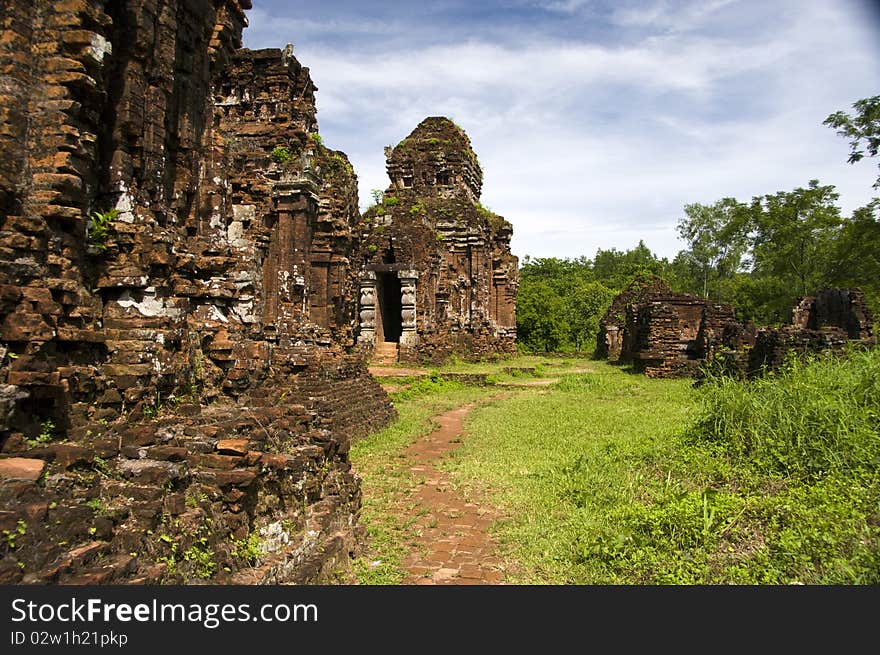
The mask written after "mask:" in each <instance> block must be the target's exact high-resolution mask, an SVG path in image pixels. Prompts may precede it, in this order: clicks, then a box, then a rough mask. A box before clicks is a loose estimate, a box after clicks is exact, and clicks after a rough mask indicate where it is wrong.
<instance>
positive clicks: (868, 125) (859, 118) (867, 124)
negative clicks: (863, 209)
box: [822, 96, 880, 188]
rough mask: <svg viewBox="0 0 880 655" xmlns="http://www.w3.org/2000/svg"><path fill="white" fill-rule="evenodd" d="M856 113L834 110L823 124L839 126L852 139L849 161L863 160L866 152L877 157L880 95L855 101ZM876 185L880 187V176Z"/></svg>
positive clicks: (879, 140)
mask: <svg viewBox="0 0 880 655" xmlns="http://www.w3.org/2000/svg"><path fill="white" fill-rule="evenodd" d="M853 109H854V110H855V113H854V114H852V115H850V114H847V113H846V112H843V111H838V112H834V113H833V114H831V115H830V116H828V118H826V119H825V120H824V121H823V123H822V124H823V125H828V126H830V127H834V128H837V133H838V134H839V135H840V136H842V137H846V138H848V139H849V140H850V142H849V148H850V151H849V160H848V161H849V163H850V164H855V163H856V162H857V161H861V160H862V159H863V158H864V157H865V154H866V151H867V154H868V156H870V157H876V156H877V152H878V151H880V96H873V97H871V98H862V99H861V100H858V101H856V102H855V103H853ZM874 186H875V187H877V188H880V176H878V177H877V181H876V182H875V183H874Z"/></svg>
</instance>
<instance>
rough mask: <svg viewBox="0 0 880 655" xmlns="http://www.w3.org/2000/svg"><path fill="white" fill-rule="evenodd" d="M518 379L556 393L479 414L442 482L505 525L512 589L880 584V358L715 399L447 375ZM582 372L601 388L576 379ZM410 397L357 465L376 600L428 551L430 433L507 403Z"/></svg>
mask: <svg viewBox="0 0 880 655" xmlns="http://www.w3.org/2000/svg"><path fill="white" fill-rule="evenodd" d="M510 366H513V367H524V368H528V367H540V369H542V370H541V374H542V375H553V376H555V377H558V381H557V382H556V383H555V384H553V385H552V386H550V387H541V388H530V389H518V390H510V389H508V394H509V396H508V398H507V399H505V400H500V401H496V402H493V403H491V404H488V405H485V406H481V407H479V408H477V409H475V410H474V411H473V412H472V413H471V414H470V415H469V418H468V419H467V421H466V433H465V435H464V437H463V439H462V441H463V444H462V446H461V447H460V448H458V449H456V450H454V451H453V452H452V453H450V455H449V456H448V458H447V459H446V460H445V461H444V462H443V463H442V464H441V467H442V468H444V469H445V470H446V471H447V472H448V473H449V475H450V477H451V481H452V482H453V483H454V485H456V486H457V487H458V489H459V492H460V493H465V494H472V493H473V494H475V497H482V498H485V499H486V502H488V503H490V504H492V505H493V506H498V507H500V508H502V513H503V516H504V517H505V518H504V519H502V520H500V521H499V522H498V523H496V524H495V526H494V528H493V534H494V536H495V537H496V539H497V540H498V541H499V543H500V549H501V553H500V555H501V556H502V557H503V559H504V560H505V562H506V567H505V568H506V569H507V570H508V580H507V581H508V582H511V583H519V584H532V583H537V584H721V583H733V584H798V583H803V584H878V583H880V472H878V469H880V351H878V350H874V351H871V352H866V353H852V354H851V355H850V357H849V358H847V359H845V360H837V359H822V360H817V361H812V362H811V363H809V364H803V363H798V362H794V361H793V362H790V363H789V364H788V366H787V368H786V369H785V370H784V371H783V372H781V373H780V374H778V375H773V376H769V377H767V378H764V379H759V380H755V381H752V382H742V381H735V380H730V379H727V380H725V379H712V378H710V379H709V381H708V382H707V383H705V384H703V385H702V386H701V387H700V388H699V389H694V388H693V387H692V382H691V381H690V380H655V379H648V378H645V377H643V376H640V375H633V374H630V373H628V372H627V371H626V370H625V369H622V368H620V367H614V366H610V365H608V364H605V363H599V362H586V361H583V362H581V361H576V360H568V359H561V358H560V359H553V358H547V357H537V358H522V357H519V358H515V359H509V360H502V361H499V362H495V363H492V364H484V365H476V364H458V363H454V364H452V365H450V366H447V367H444V368H443V369H441V370H442V371H444V372H468V373H478V372H484V373H489V374H490V377H492V378H495V377H496V376H501V370H502V369H503V368H504V367H510ZM581 367H583V368H589V369H590V370H591V371H592V372H590V373H573V374H566V373H565V371H566V370H578V369H580V368H581ZM508 377H516V376H508ZM412 384H413V386H412V387H411V388H410V389H409V390H406V392H402V393H401V394H398V397H397V401H396V403H397V407H398V410H399V411H400V415H401V418H400V420H399V421H398V423H396V424H395V425H394V426H392V427H391V428H389V429H387V430H385V431H383V432H381V433H378V434H376V435H373V436H372V437H370V438H368V439H367V440H364V441H361V442H359V443H358V444H356V445H355V447H354V448H353V454H352V458H353V461H355V465H356V468H357V469H358V470H359V472H361V474H362V475H364V478H365V482H364V499H365V500H364V513H363V521H364V523H365V524H366V525H367V527H368V531H369V534H370V536H371V541H372V545H371V550H372V552H371V553H370V554H369V555H368V557H367V558H365V559H363V560H362V561H360V563H359V564H358V573H359V577H360V580H361V581H362V582H365V583H386V584H387V583H396V582H399V581H400V580H401V579H402V578H403V572H402V571H401V570H400V561H401V559H402V557H404V556H405V554H406V553H407V552H408V550H409V549H410V548H413V547H416V546H417V545H418V539H417V535H415V534H414V533H413V531H412V530H410V529H408V528H409V526H408V525H407V524H406V521H405V520H402V519H401V516H403V515H404V514H405V512H402V511H401V505H400V502H401V501H400V491H401V489H402V490H404V491H405V490H406V488H407V486H408V485H409V486H410V487H411V486H412V485H413V484H414V482H413V479H412V477H411V476H410V475H409V471H408V470H407V469H406V466H405V465H403V462H404V460H403V459H402V458H401V453H402V452H403V450H404V449H405V447H406V445H408V444H409V443H411V442H412V441H413V440H414V439H416V438H417V437H418V436H419V435H420V434H425V433H427V432H429V431H430V430H431V429H432V425H431V422H430V417H431V416H432V415H435V414H438V413H440V412H442V411H445V410H446V409H449V408H452V407H455V406H458V405H461V404H465V403H466V402H469V401H470V400H473V399H476V398H480V397H486V396H487V395H489V394H494V393H497V391H498V388H493V387H488V388H485V389H475V388H468V387H463V386H461V385H460V384H457V383H450V382H443V381H438V380H437V379H434V380H431V379H430V378H428V379H422V380H413V381H412ZM395 499H396V500H395ZM375 560H379V561H381V564H380V565H378V566H370V565H369V562H371V561H375Z"/></svg>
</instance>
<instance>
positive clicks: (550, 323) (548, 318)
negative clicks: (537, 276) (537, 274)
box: [516, 280, 570, 352]
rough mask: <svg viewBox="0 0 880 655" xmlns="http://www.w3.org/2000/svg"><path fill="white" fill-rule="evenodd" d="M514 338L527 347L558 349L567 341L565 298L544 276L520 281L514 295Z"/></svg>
mask: <svg viewBox="0 0 880 655" xmlns="http://www.w3.org/2000/svg"><path fill="white" fill-rule="evenodd" d="M516 331H517V340H518V341H519V342H520V344H521V345H522V346H523V347H524V348H526V349H527V350H532V351H541V352H557V351H561V350H563V349H564V347H565V346H566V342H567V336H568V332H569V331H570V328H569V326H568V320H567V318H566V307H565V301H564V300H563V299H562V297H561V296H560V295H559V294H558V293H556V291H555V290H554V289H553V287H552V286H551V285H550V284H548V283H547V282H546V281H544V280H531V281H529V280H526V281H525V283H523V281H521V282H520V287H519V292H518V293H517V297H516Z"/></svg>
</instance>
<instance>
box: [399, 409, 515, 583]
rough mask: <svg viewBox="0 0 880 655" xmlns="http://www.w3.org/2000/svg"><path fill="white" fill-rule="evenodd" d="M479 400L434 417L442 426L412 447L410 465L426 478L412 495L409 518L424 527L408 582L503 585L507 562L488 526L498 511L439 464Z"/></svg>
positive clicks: (410, 558) (411, 560) (407, 565)
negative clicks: (471, 496)
mask: <svg viewBox="0 0 880 655" xmlns="http://www.w3.org/2000/svg"><path fill="white" fill-rule="evenodd" d="M473 408H474V405H473V404H471V405H465V406H463V407H459V408H457V409H453V410H451V411H449V412H446V413H445V414H441V415H440V416H436V417H434V420H435V421H436V422H437V423H439V425H440V427H439V428H438V429H437V430H435V431H434V432H432V433H431V434H429V435H427V436H426V437H423V438H422V439H420V440H419V441H417V442H416V443H415V444H413V445H412V446H410V448H409V449H407V451H406V454H407V457H408V458H409V459H410V462H411V463H410V470H411V471H412V472H413V474H414V475H415V476H416V478H417V479H418V480H419V481H420V482H423V483H422V484H419V486H418V487H417V488H416V490H415V492H414V494H413V496H412V498H411V499H410V501H411V504H412V503H414V504H415V505H414V506H412V509H411V510H410V517H404V518H405V519H406V518H411V519H413V520H414V521H415V526H414V527H416V528H417V530H419V531H420V532H421V537H420V540H419V545H418V547H417V548H416V549H414V550H413V551H412V552H411V553H410V555H409V556H408V557H407V558H406V559H405V560H404V567H405V568H406V570H407V571H408V572H409V575H408V576H407V578H406V579H404V581H403V583H404V584H429V585H430V584H502V583H503V577H504V576H503V563H502V561H501V560H500V559H499V558H498V557H497V556H496V555H495V546H496V544H495V542H494V541H493V540H492V538H491V537H490V536H489V534H488V529H489V526H490V525H491V524H492V522H493V521H494V520H495V519H497V518H498V516H499V513H498V510H497V509H495V508H493V507H487V506H485V505H482V504H480V503H478V502H472V501H470V500H468V499H466V498H464V497H462V496H461V494H459V493H458V492H457V491H455V490H454V489H453V488H452V486H451V485H450V483H449V478H448V476H447V475H446V474H445V473H443V472H442V471H440V470H438V469H437V468H436V467H435V466H434V464H435V463H436V462H438V461H439V460H440V458H442V457H443V455H445V454H446V453H447V452H449V451H450V450H452V449H453V448H455V447H456V446H458V445H459V442H460V437H461V436H462V432H463V427H462V423H463V421H464V418H465V416H467V414H468V412H469V411H470V410H471V409H473Z"/></svg>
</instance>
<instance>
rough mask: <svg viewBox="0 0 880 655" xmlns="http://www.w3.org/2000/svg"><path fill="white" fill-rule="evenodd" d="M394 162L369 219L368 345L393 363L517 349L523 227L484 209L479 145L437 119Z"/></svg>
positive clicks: (363, 310)
mask: <svg viewBox="0 0 880 655" xmlns="http://www.w3.org/2000/svg"><path fill="white" fill-rule="evenodd" d="M386 157H387V170H388V177H389V178H390V179H391V184H390V186H389V187H388V189H387V190H386V191H385V193H384V196H383V197H382V199H381V202H379V203H378V204H377V205H376V206H374V207H372V208H370V209H369V210H368V211H367V212H365V214H364V217H363V224H362V230H363V235H362V237H363V238H362V241H361V248H360V253H359V255H360V259H359V265H360V271H361V272H360V280H359V284H360V314H359V318H360V325H359V336H358V343H359V344H361V345H363V346H365V347H367V348H368V349H373V350H374V351H375V353H374V360H375V361H384V362H394V361H404V362H406V361H410V362H441V361H443V360H444V359H446V358H447V357H449V356H450V355H452V354H455V355H458V356H461V357H462V358H465V359H475V358H481V357H485V356H491V355H497V354H503V353H513V352H515V350H516V345H515V342H516V291H517V280H518V268H517V258H516V257H515V256H513V255H512V254H511V252H510V237H511V235H512V232H513V228H512V226H511V225H510V223H508V222H507V221H506V220H504V219H503V218H502V217H501V216H498V215H497V214H495V213H493V212H491V211H489V210H488V209H486V208H485V207H483V206H482V205H481V204H480V202H479V201H480V190H481V187H482V183H483V173H482V170H481V168H480V164H479V162H478V161H477V156H476V155H475V154H474V151H473V149H472V148H471V143H470V139H468V137H467V135H466V134H465V133H464V131H463V130H462V129H461V128H460V127H459V126H457V125H456V124H455V123H453V122H452V121H450V120H449V119H447V118H443V117H430V118H426V119H425V120H423V121H422V122H421V123H420V124H419V125H418V127H416V129H415V130H413V132H412V133H411V134H410V135H409V136H408V137H406V138H405V139H404V140H403V141H401V142H400V143H399V144H398V145H397V146H396V147H395V148H394V149H391V148H387V149H386Z"/></svg>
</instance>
